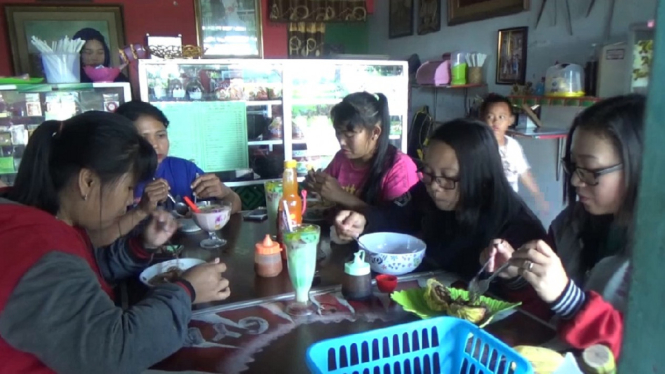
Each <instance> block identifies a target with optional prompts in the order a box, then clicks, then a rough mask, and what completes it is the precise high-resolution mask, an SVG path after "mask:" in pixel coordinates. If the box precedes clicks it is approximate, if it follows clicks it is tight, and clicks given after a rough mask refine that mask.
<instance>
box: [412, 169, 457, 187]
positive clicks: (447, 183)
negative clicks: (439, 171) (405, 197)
mask: <svg viewBox="0 0 665 374" xmlns="http://www.w3.org/2000/svg"><path fill="white" fill-rule="evenodd" d="M418 178H420V181H421V182H423V183H425V184H430V183H432V181H435V182H436V184H437V185H438V186H439V187H441V188H443V189H444V190H454V189H455V188H457V182H459V179H457V178H448V177H445V176H443V175H441V176H439V175H434V174H432V173H428V172H426V171H424V170H422V169H420V170H418Z"/></svg>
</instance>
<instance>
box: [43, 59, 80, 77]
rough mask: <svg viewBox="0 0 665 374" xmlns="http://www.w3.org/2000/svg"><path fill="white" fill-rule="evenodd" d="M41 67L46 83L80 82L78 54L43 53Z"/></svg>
mask: <svg viewBox="0 0 665 374" xmlns="http://www.w3.org/2000/svg"><path fill="white" fill-rule="evenodd" d="M42 65H43V66H44V75H45V76H46V81H47V82H48V83H51V84H57V83H79V82H81V55H79V54H78V53H43V54H42Z"/></svg>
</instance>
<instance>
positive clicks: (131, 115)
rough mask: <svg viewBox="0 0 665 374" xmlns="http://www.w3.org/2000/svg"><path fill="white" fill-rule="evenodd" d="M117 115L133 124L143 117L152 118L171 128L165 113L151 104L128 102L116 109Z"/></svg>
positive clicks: (136, 101) (138, 101) (137, 101)
mask: <svg viewBox="0 0 665 374" xmlns="http://www.w3.org/2000/svg"><path fill="white" fill-rule="evenodd" d="M115 113H116V114H119V115H121V116H123V117H125V118H128V119H130V120H131V121H132V122H134V121H136V120H137V119H139V117H141V116H150V117H152V118H154V119H156V120H157V121H159V122H161V123H163V124H164V127H168V126H169V120H168V118H166V115H164V112H162V111H161V110H160V109H159V108H157V107H156V106H154V105H152V104H150V103H146V102H145V101H140V100H132V101H128V102H126V103H124V104H121V105H120V106H119V107H118V108H116V110H115Z"/></svg>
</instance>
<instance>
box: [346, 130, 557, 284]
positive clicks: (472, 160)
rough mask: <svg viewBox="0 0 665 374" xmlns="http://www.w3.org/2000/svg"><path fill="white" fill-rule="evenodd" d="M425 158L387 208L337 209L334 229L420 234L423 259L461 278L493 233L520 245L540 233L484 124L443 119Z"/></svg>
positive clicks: (469, 273) (467, 274) (473, 268)
mask: <svg viewBox="0 0 665 374" xmlns="http://www.w3.org/2000/svg"><path fill="white" fill-rule="evenodd" d="M424 156H425V157H424V166H423V168H422V169H421V170H419V177H420V180H421V183H418V184H416V185H415V186H414V187H412V188H411V189H410V191H409V192H408V193H406V194H405V195H404V196H402V197H401V198H398V199H396V200H395V201H394V203H393V204H390V205H389V206H385V207H371V208H367V209H364V210H362V213H361V212H358V211H349V210H347V211H342V212H340V213H339V214H338V216H337V217H336V222H335V227H336V230H337V232H338V234H339V235H340V236H341V237H342V238H351V237H358V236H359V235H360V234H362V233H365V232H378V231H392V232H404V233H409V234H414V235H419V236H421V237H422V238H423V239H424V240H425V242H426V243H427V254H426V258H427V259H428V260H430V261H428V262H430V263H431V264H432V265H434V266H435V267H437V268H440V269H443V270H447V271H451V272H455V273H457V274H460V275H462V276H464V277H468V278H470V277H472V276H473V275H475V274H476V273H477V272H478V270H479V269H480V266H479V265H478V256H479V255H480V253H481V251H483V249H485V248H486V247H487V246H488V245H489V244H490V242H491V241H492V239H494V238H497V237H499V238H502V239H504V240H505V241H506V242H508V243H510V244H511V245H513V246H518V247H519V246H521V245H522V244H524V243H526V242H528V241H530V240H534V239H542V238H545V230H544V228H543V226H542V224H541V223H540V221H538V219H537V218H536V217H535V216H534V214H533V213H532V212H531V211H530V210H529V208H528V207H527V206H526V205H525V204H524V202H523V201H522V200H521V199H520V198H519V196H517V194H516V193H515V191H513V189H512V188H511V186H510V184H509V183H508V180H507V179H506V177H505V175H504V174H503V166H502V164H501V157H500V156H499V151H498V145H497V142H496V139H495V137H494V134H493V133H492V130H491V129H490V128H489V127H488V126H487V125H485V124H484V123H482V122H479V121H473V120H466V119H459V120H454V121H450V122H447V123H445V124H443V125H441V126H440V127H439V128H438V129H437V130H436V131H435V132H434V133H433V134H432V136H431V137H430V139H429V143H428V146H427V149H426V150H425V155H424ZM425 266H427V265H425Z"/></svg>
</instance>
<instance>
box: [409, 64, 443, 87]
mask: <svg viewBox="0 0 665 374" xmlns="http://www.w3.org/2000/svg"><path fill="white" fill-rule="evenodd" d="M416 82H417V83H418V84H424V85H430V84H431V85H435V86H445V85H449V84H450V60H443V61H427V62H425V63H424V64H422V65H420V67H419V68H418V70H417V71H416Z"/></svg>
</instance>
